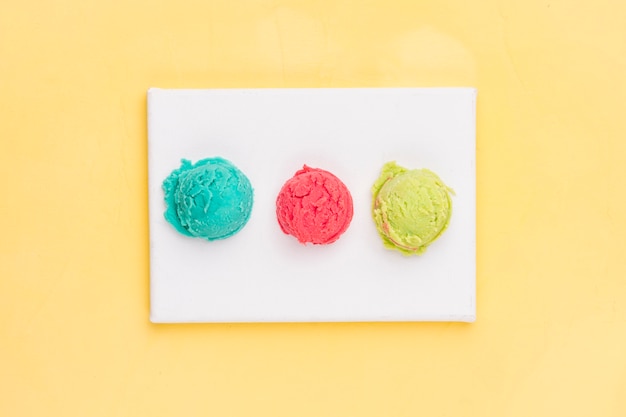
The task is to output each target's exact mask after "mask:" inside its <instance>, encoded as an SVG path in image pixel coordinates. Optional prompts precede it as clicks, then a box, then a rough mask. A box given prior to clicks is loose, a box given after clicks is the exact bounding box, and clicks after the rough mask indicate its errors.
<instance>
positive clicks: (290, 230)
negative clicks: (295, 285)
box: [276, 165, 353, 245]
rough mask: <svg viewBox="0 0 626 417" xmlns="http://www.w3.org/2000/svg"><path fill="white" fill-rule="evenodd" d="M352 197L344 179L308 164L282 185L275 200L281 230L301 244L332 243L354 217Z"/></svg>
mask: <svg viewBox="0 0 626 417" xmlns="http://www.w3.org/2000/svg"><path fill="white" fill-rule="evenodd" d="M352 214H353V209H352V196H351V195H350V191H348V188H347V187H346V186H345V184H344V183H343V182H341V180H340V179H339V178H337V177H336V176H334V175H333V174H331V173H330V172H328V171H324V170H323V169H318V168H311V167H308V166H306V165H304V167H303V168H302V169H301V170H299V171H298V172H296V174H295V175H294V176H293V177H292V178H290V179H289V180H287V182H286V183H285V185H283V187H282V189H281V190H280V193H279V194H278V198H277V199H276V217H277V218H278V224H279V225H280V228H281V229H282V231H283V232H284V233H286V234H288V235H292V236H294V237H295V238H296V239H298V241H299V242H300V243H313V244H317V245H325V244H328V243H333V242H334V241H336V240H337V239H339V237H340V236H341V234H342V233H343V232H345V231H346V229H347V228H348V226H349V225H350V221H351V220H352Z"/></svg>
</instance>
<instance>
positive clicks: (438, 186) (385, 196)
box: [372, 162, 453, 255]
mask: <svg viewBox="0 0 626 417" xmlns="http://www.w3.org/2000/svg"><path fill="white" fill-rule="evenodd" d="M452 192H453V191H452V189H451V188H449V187H448V186H446V185H445V184H444V183H443V181H442V180H441V179H440V178H439V177H438V176H437V174H435V173H434V172H432V171H429V170H428V169H413V170H408V169H406V168H403V167H401V166H399V165H396V163H395V162H388V163H386V164H385V165H384V166H383V169H382V173H381V175H380V177H379V178H378V180H376V182H375V183H374V185H373V187H372V194H373V203H372V215H373V218H374V222H375V223H376V228H377V229H378V233H379V234H380V236H381V238H382V240H383V243H384V245H385V246H386V247H388V248H391V249H396V250H398V251H400V252H402V253H403V254H405V255H413V254H421V253H423V252H424V251H425V250H426V248H427V247H428V245H430V244H431V243H432V242H434V241H435V240H436V239H437V238H438V237H439V236H441V234H442V233H443V232H444V231H445V230H446V228H447V227H448V224H449V222H450V216H451V214H452V200H451V198H450V193H452Z"/></svg>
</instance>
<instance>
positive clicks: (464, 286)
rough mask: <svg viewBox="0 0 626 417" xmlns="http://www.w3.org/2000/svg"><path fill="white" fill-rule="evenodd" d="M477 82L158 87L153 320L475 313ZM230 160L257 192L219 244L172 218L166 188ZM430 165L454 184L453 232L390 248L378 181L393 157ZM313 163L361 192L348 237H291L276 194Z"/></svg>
mask: <svg viewBox="0 0 626 417" xmlns="http://www.w3.org/2000/svg"><path fill="white" fill-rule="evenodd" d="M475 109H476V90H475V89H473V88H397V89H249V90H244V89H225V90H164V89H150V90H149V92H148V142H149V146H148V160H149V200H150V201H149V209H150V287H151V288H150V291H151V300H150V304H151V307H150V308H151V313H150V317H151V321H153V322H156V323H165V322H304V321H307V322H309V321H318V322H325V321H343V322H349V321H474V319H475V311H476V306H475V275H476V272H475V271H476V255H475V253H476V223H475V219H476V209H475V208H476V176H475V171H476V157H475V130H476V123H475V119H476V117H475ZM213 156H221V157H223V158H225V159H228V160H230V161H231V162H233V163H234V164H235V165H236V166H238V167H239V168H240V169H241V170H242V171H243V172H244V173H245V174H246V175H248V177H249V178H250V181H251V182H252V186H253V187H254V199H255V200H254V207H253V210H252V215H251V217H250V221H249V222H248V224H247V225H246V226H245V227H244V228H243V229H242V230H241V231H240V232H239V233H238V234H237V235H235V236H234V237H232V238H229V239H225V240H222V241H213V242H208V241H204V240H201V239H197V238H189V237H186V236H182V235H180V234H179V233H177V232H176V231H175V230H174V228H173V227H171V226H170V225H169V224H168V223H167V222H166V220H165V219H164V217H163V212H164V210H165V204H164V202H163V191H162V189H161V184H162V182H163V180H164V179H165V178H166V177H167V176H168V175H169V173H170V172H171V171H172V170H173V169H175V168H177V167H179V166H180V160H181V158H185V159H189V160H191V161H193V162H195V161H197V160H198V159H202V158H207V157H213ZM391 160H395V161H397V163H398V164H399V165H402V166H405V167H407V168H428V169H431V170H432V171H434V172H436V173H437V174H438V175H439V176H440V177H441V178H442V180H443V181H444V182H445V183H446V184H447V185H449V186H450V187H452V188H453V189H454V190H455V192H456V196H454V197H453V214H452V219H451V222H450V225H449V228H448V230H447V231H446V232H445V233H444V234H443V235H442V236H441V237H440V238H439V240H437V241H436V242H435V243H433V244H432V245H431V246H430V247H429V248H428V250H427V251H426V253H425V254H423V255H422V256H414V257H405V256H402V255H401V254H400V253H399V252H396V251H391V250H389V249H386V248H384V247H383V245H382V242H381V240H380V238H379V236H378V234H377V232H376V228H375V226H374V223H373V221H372V218H371V212H370V210H371V190H370V189H371V186H372V184H373V182H374V181H375V180H376V178H377V177H378V175H379V174H380V170H381V168H382V166H383V164H384V163H385V162H387V161H391ZM303 164H307V165H309V166H312V167H316V168H322V169H325V170H328V171H330V172H332V173H334V174H335V175H336V176H338V177H339V178H340V179H341V180H342V181H343V182H344V183H345V184H346V185H347V186H348V188H349V190H350V191H351V193H352V197H353V200H354V218H353V220H352V223H351V225H350V227H349V228H348V230H347V231H346V232H345V233H344V235H342V237H341V238H340V239H339V240H338V241H337V242H335V243H333V244H331V245H326V246H313V245H306V246H305V245H302V244H299V243H298V242H297V241H296V239H295V238H293V237H291V236H287V235H284V234H283V233H282V231H281V230H280V227H279V226H278V223H277V220H276V214H275V208H276V207H275V200H276V196H277V194H278V192H279V190H280V188H281V187H282V185H283V184H284V182H285V181H286V180H287V179H288V178H290V177H291V176H293V174H294V173H295V172H296V171H297V170H298V169H300V168H302V166H303Z"/></svg>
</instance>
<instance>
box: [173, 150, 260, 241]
mask: <svg viewBox="0 0 626 417" xmlns="http://www.w3.org/2000/svg"><path fill="white" fill-rule="evenodd" d="M163 191H164V192H165V205H166V207H167V208H166V210H165V213H164V215H165V219H166V220H167V221H168V222H169V223H170V224H171V225H172V226H174V228H175V229H176V230H178V231H179V232H180V233H182V234H183V235H186V236H192V237H199V238H203V239H206V240H217V239H226V238H228V237H230V236H232V235H234V234H235V233H237V232H239V231H240V230H241V229H242V228H243V227H244V226H245V225H246V223H247V222H248V219H249V218H250V213H251V211H252V204H253V190H252V185H251V184H250V180H249V179H248V177H246V175H245V174H244V173H243V172H241V171H240V170H239V169H238V168H237V167H236V166H235V165H233V164H232V163H231V162H229V161H227V160H225V159H222V158H219V157H216V158H207V159H202V160H200V161H198V162H196V163H195V164H192V163H191V162H190V161H188V160H186V159H183V160H182V161H181V166H180V168H178V169H175V170H174V171H172V173H171V174H170V175H169V176H168V177H167V178H166V179H165V181H163Z"/></svg>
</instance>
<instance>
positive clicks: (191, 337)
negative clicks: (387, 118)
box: [0, 0, 626, 417]
mask: <svg viewBox="0 0 626 417" xmlns="http://www.w3.org/2000/svg"><path fill="white" fill-rule="evenodd" d="M625 21H626V4H625V3H624V2H621V1H618V0H615V1H608V0H603V1H597V0H596V1H571V0H542V1H537V0H524V1H521V0H520V1H506V0H503V1H500V2H498V1H480V2H477V1H465V0H459V1H452V0H446V1H425V0H423V1H395V2H388V1H385V0H372V1H358V2H357V1H355V2H342V1H331V0H328V1H255V2H252V1H217V0H214V1H210V0H195V1H193V0H178V1H171V0H152V1H148V0H142V1H132V0H131V1H128V0H124V1H123V0H112V1H102V0H81V1H78V0H37V1H35V0H31V1H23V2H22V1H3V2H2V4H0V184H1V187H0V191H1V197H0V236H1V238H0V416H3V417H4V416H6V417H12V416H63V417H73V416H90V417H97V416H107V417H110V416H151V417H158V416H273V417H274V416H302V417H306V416H311V417H313V416H315V417H319V416H342V417H343V416H372V417H374V416H377V417H378V416H418V415H423V416H624V415H626V244H625V239H624V237H625V236H626V216H625V215H624V210H625V209H626V197H625V194H624V187H623V180H624V179H626V164H624V158H625V156H626V138H625V130H626V129H625V128H626V116H625V113H624V98H625V97H626V75H625V74H626V26H625V25H624V22H625ZM151 86H158V87H188V88H200V87H205V88H206V87H353V86H362V87H382V86H475V87H477V88H478V123H477V124H478V139H477V141H478V144H477V158H478V184H477V185H478V255H477V256H478V270H477V275H478V279H477V280H478V281H477V287H478V300H477V305H478V320H477V322H476V323H474V324H453V323H439V324H437V323H404V324H402V323H396V324H394V323H387V324H385V323H382V324H367V323H362V324H243V325H152V324H150V323H149V322H148V302H149V300H148V278H149V277H148V220H147V174H146V173H147V160H146V105H145V98H146V90H147V89H148V88H149V87H151Z"/></svg>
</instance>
